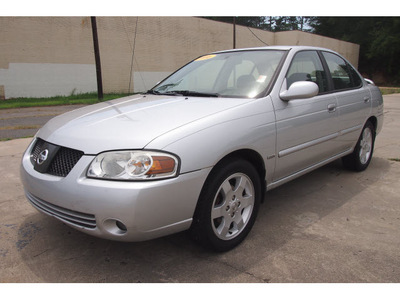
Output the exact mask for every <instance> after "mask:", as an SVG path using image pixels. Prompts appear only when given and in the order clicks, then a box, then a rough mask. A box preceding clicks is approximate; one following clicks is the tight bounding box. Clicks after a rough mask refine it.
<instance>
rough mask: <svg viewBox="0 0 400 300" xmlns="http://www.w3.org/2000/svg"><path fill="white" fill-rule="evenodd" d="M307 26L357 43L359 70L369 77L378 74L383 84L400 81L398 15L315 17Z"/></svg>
mask: <svg viewBox="0 0 400 300" xmlns="http://www.w3.org/2000/svg"><path fill="white" fill-rule="evenodd" d="M309 25H310V27H312V28H313V30H314V33H317V34H320V35H324V36H328V37H332V38H336V39H340V40H344V41H348V42H352V43H356V44H359V45H360V57H359V70H360V71H361V72H362V73H364V74H366V75H367V76H368V77H370V78H373V77H374V75H376V74H377V73H380V74H382V75H383V77H384V78H385V83H386V84H399V83H400V65H399V63H400V18H398V17H315V18H314V19H313V22H310V24H309ZM377 83H380V82H377Z"/></svg>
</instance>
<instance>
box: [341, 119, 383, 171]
mask: <svg viewBox="0 0 400 300" xmlns="http://www.w3.org/2000/svg"><path fill="white" fill-rule="evenodd" d="M374 143H375V127H374V125H372V123H371V122H370V121H368V122H367V123H366V124H365V126H364V128H363V130H362V132H361V135H360V138H359V139H358V142H357V145H356V147H355V148H354V151H353V153H351V154H349V155H347V156H345V157H343V159H342V161H343V164H344V166H345V167H346V168H347V169H350V170H354V171H358V172H360V171H364V170H365V169H366V168H367V167H368V165H369V163H370V161H371V159H372V153H373V151H374Z"/></svg>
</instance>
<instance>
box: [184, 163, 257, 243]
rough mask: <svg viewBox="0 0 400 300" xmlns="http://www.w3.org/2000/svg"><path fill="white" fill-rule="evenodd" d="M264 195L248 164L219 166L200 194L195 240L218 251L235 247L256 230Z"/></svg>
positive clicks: (195, 223) (193, 234) (253, 170)
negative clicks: (253, 229)
mask: <svg viewBox="0 0 400 300" xmlns="http://www.w3.org/2000/svg"><path fill="white" fill-rule="evenodd" d="M261 194H262V193H261V184H260V177H259V174H258V173H257V171H256V169H255V168H254V167H253V166H252V165H251V164H250V163H249V162H248V161H245V160H235V161H232V160H231V161H228V162H226V163H225V164H223V165H221V166H217V167H216V169H215V170H213V171H212V172H211V173H210V175H209V177H208V179H207V181H206V183H205V184H204V187H203V190H202V192H201V194H200V198H199V202H198V205H197V208H196V212H195V215H194V219H193V224H192V228H191V232H192V236H193V237H194V239H195V240H197V241H199V242H200V243H201V244H203V245H204V246H206V247H211V248H213V249H214V250H217V251H227V250H230V249H232V248H234V247H236V246H237V245H238V244H239V243H241V242H242V241H243V240H244V239H245V237H246V236H247V235H248V233H249V232H250V230H251V228H252V227H253V224H254V222H255V219H256V216H257V212H258V208H259V204H260V200H261V199H260V197H261Z"/></svg>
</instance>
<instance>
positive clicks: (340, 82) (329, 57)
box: [323, 52, 362, 90]
mask: <svg viewBox="0 0 400 300" xmlns="http://www.w3.org/2000/svg"><path fill="white" fill-rule="evenodd" d="M323 54H324V57H325V60H326V63H327V64H328V67H329V72H330V73H331V76H332V80H333V87H334V89H335V90H343V89H348V88H355V87H359V86H361V83H362V81H361V78H360V76H358V74H357V72H356V71H355V70H354V69H353V68H352V67H351V66H350V65H349V64H347V63H346V61H345V60H344V59H342V58H341V57H339V56H337V55H336V54H333V53H329V52H323Z"/></svg>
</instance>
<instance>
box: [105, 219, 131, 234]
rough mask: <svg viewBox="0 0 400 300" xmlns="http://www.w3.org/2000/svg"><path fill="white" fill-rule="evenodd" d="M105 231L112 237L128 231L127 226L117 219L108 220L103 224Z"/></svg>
mask: <svg viewBox="0 0 400 300" xmlns="http://www.w3.org/2000/svg"><path fill="white" fill-rule="evenodd" d="M103 226H104V229H105V230H106V231H108V232H109V233H111V234H112V235H123V234H125V233H126V232H127V231H128V229H127V228H126V226H125V224H124V223H122V222H121V221H119V220H116V219H107V220H105V221H104V222H103Z"/></svg>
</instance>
